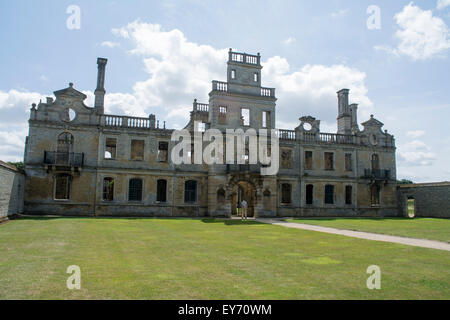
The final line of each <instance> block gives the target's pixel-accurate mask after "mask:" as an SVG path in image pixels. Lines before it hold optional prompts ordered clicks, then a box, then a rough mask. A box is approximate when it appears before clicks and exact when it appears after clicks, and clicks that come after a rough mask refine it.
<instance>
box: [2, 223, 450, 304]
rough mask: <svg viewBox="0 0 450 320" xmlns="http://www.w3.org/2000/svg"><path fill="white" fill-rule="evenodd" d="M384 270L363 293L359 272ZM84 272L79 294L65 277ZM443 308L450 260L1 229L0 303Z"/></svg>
mask: <svg viewBox="0 0 450 320" xmlns="http://www.w3.org/2000/svg"><path fill="white" fill-rule="evenodd" d="M373 264H375V265H378V266H379V267H380V268H381V289H380V290H369V289H367V287H366V280H367V278H368V277H369V275H368V274H366V269H367V267H368V266H369V265H373ZM69 265H78V266H80V268H81V290H68V289H67V288H66V280H67V277H68V276H69V275H68V274H66V269H67V267H68V266H69ZM412 298H415V299H450V252H447V251H441V250H433V249H424V248H416V247H411V246H403V245H398V244H390V243H383V242H376V241H369V240H362V239H354V238H350V237H344V236H339V235H331V234H324V233H320V232H313V231H306V230H297V229H290V228H284V227H280V226H273V225H267V224H260V223H257V222H255V221H244V222H241V221H239V220H237V221H236V220H233V221H230V220H220V219H205V220H200V219H107V218H102V219H100V218H99V219H94V218H54V219H52V218H27V219H25V218H24V219H19V220H14V221H11V222H8V223H6V224H2V225H0V299H412Z"/></svg>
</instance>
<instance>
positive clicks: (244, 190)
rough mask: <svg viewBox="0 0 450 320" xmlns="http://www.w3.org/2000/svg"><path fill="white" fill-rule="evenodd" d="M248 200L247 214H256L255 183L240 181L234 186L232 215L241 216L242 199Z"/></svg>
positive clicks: (250, 215)
mask: <svg viewBox="0 0 450 320" xmlns="http://www.w3.org/2000/svg"><path fill="white" fill-rule="evenodd" d="M243 200H245V201H247V205H248V209H247V216H248V217H254V216H255V200H256V190H255V187H254V186H253V184H251V183H249V182H247V181H239V182H238V183H237V184H236V185H234V187H233V192H232V197H231V215H232V216H240V215H241V210H242V208H241V203H242V201H243Z"/></svg>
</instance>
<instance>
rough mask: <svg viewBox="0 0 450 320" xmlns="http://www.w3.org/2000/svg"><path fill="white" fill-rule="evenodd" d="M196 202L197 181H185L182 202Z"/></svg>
mask: <svg viewBox="0 0 450 320" xmlns="http://www.w3.org/2000/svg"><path fill="white" fill-rule="evenodd" d="M196 201H197V181H195V180H187V181H185V182H184V202H187V203H188V202H196Z"/></svg>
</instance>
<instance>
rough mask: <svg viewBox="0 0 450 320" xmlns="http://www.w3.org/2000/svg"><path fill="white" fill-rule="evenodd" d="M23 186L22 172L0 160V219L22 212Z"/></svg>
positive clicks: (23, 177)
mask: <svg viewBox="0 0 450 320" xmlns="http://www.w3.org/2000/svg"><path fill="white" fill-rule="evenodd" d="M24 187H25V176H24V173H23V172H22V171H21V170H19V169H17V168H16V167H15V166H12V165H9V164H7V163H5V162H3V161H0V221H2V220H6V219H8V217H11V216H14V215H17V214H20V213H22V212H23V201H24Z"/></svg>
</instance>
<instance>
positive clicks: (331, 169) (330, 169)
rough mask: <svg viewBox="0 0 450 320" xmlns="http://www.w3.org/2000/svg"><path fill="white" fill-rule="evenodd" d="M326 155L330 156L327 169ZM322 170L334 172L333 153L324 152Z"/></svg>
mask: <svg viewBox="0 0 450 320" xmlns="http://www.w3.org/2000/svg"><path fill="white" fill-rule="evenodd" d="M327 155H331V168H327ZM323 168H324V170H327V171H333V170H334V152H328V151H324V153H323Z"/></svg>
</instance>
